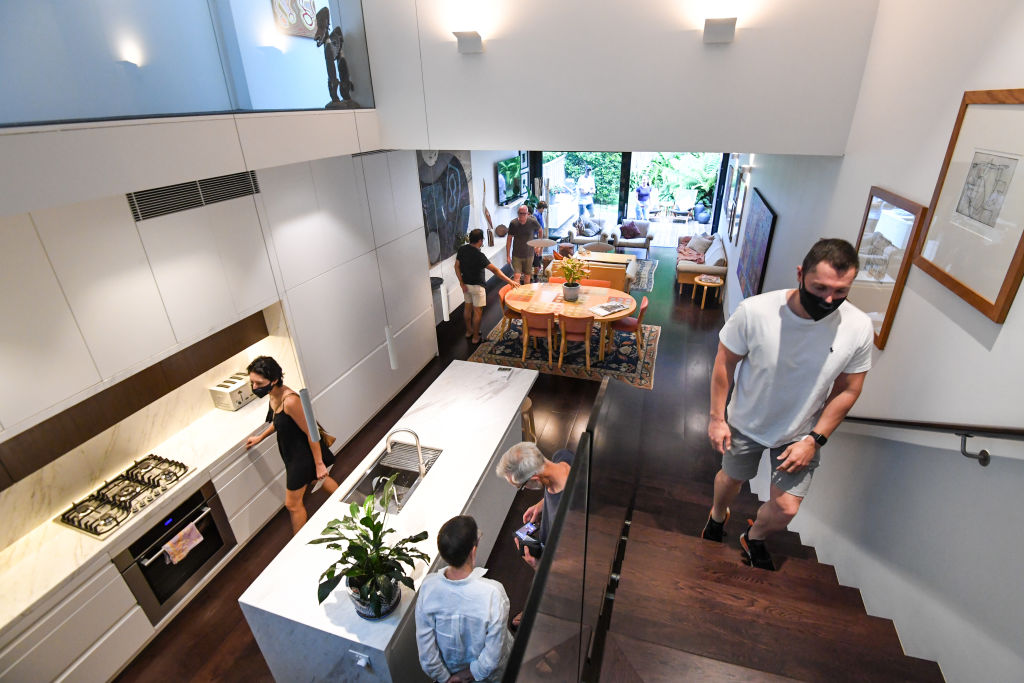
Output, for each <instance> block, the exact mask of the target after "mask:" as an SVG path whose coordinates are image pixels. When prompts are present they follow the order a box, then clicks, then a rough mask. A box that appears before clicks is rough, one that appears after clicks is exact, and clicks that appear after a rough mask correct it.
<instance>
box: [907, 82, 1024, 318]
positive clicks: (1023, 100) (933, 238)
mask: <svg viewBox="0 0 1024 683" xmlns="http://www.w3.org/2000/svg"><path fill="white" fill-rule="evenodd" d="M1022 155H1024V89H1018V90H976V91H968V92H965V93H964V96H963V99H962V100H961V102H960V111H959V112H958V113H957V117H956V124H955V125H954V126H953V135H952V137H951V138H950V140H949V146H948V147H947V149H946V157H945V159H944V160H943V162H942V170H941V171H940V173H939V180H938V182H937V183H936V185H935V192H934V193H933V194H932V201H931V205H930V206H929V207H928V216H929V223H928V227H927V229H926V230H925V231H924V234H923V235H922V236H921V239H919V240H918V241H917V244H916V246H915V248H914V265H916V266H917V267H918V268H920V269H921V270H923V271H924V272H926V273H928V274H929V275H931V276H932V277H933V278H935V279H936V280H938V281H939V282H940V283H941V284H942V285H943V286H945V287H946V288H948V289H949V290H951V291H952V292H954V293H955V294H956V295H957V296H959V297H960V298H961V299H963V300H964V301H966V302H967V303H969V304H970V305H971V306H974V307H975V308H976V309H978V310H979V311H981V312H982V313H984V314H985V315H986V316H988V317H989V318H991V319H992V320H994V321H996V322H997V323H1002V322H1003V321H1005V320H1006V315H1007V313H1008V312H1009V310H1010V306H1011V305H1012V304H1013V298H1014V296H1016V294H1017V288H1018V287H1019V286H1020V282H1021V276H1022V275H1024V163H1021V159H1022Z"/></svg>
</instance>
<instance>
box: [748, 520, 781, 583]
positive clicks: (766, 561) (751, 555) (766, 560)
mask: <svg viewBox="0 0 1024 683" xmlns="http://www.w3.org/2000/svg"><path fill="white" fill-rule="evenodd" d="M752 526H754V520H752V519H748V520H747V530H746V531H744V532H743V533H742V534H740V549H741V551H742V552H743V557H745V558H747V560H749V561H750V566H751V567H757V568H758V569H767V570H768V571H770V572H773V571H775V563H774V562H772V556H771V555H770V554H769V553H768V548H766V547H765V545H764V541H757V540H754V539H753V538H748V537H747V534H749V533H750V527H752Z"/></svg>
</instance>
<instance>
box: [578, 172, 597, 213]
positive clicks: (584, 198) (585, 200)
mask: <svg viewBox="0 0 1024 683" xmlns="http://www.w3.org/2000/svg"><path fill="white" fill-rule="evenodd" d="M595 192H597V186H596V185H595V184H594V177H593V176H592V175H590V165H589V164H588V165H586V166H584V167H583V175H581V176H580V177H579V180H577V181H576V194H577V195H578V199H577V200H576V201H577V202H578V203H579V206H580V216H579V217H580V218H583V212H584V209H586V210H587V211H589V212H590V217H591V218H593V217H594V193H595Z"/></svg>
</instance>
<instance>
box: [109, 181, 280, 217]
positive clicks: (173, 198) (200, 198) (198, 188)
mask: <svg viewBox="0 0 1024 683" xmlns="http://www.w3.org/2000/svg"><path fill="white" fill-rule="evenodd" d="M259 191H260V186H259V182H258V181H257V180H256V173H255V172H253V171H244V172H242V173H232V174H230V175H222V176H217V177H216V178H204V179H202V180H198V181H196V180H193V181H191V182H188V183H179V184H177V185H167V186H166V187H157V188H154V189H152V190H141V191H139V192H129V193H128V194H127V195H125V196H126V197H127V198H128V206H129V207H131V210H132V217H133V218H135V220H136V221H144V220H146V219H149V218H156V217H157V216H166V215H167V214H169V213H177V212H179V211H187V210H189V209H197V208H199V207H201V206H206V205H207V204H215V203H216V202H223V201H227V200H229V199H236V198H238V197H245V196H248V195H252V194H256V193H257V192H259Z"/></svg>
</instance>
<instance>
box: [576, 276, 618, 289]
mask: <svg viewBox="0 0 1024 683" xmlns="http://www.w3.org/2000/svg"><path fill="white" fill-rule="evenodd" d="M580 284H581V285H583V286H584V287H604V288H605V289H608V288H609V287H611V286H612V282H611V280H587V279H586V278H584V279H582V280H580Z"/></svg>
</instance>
